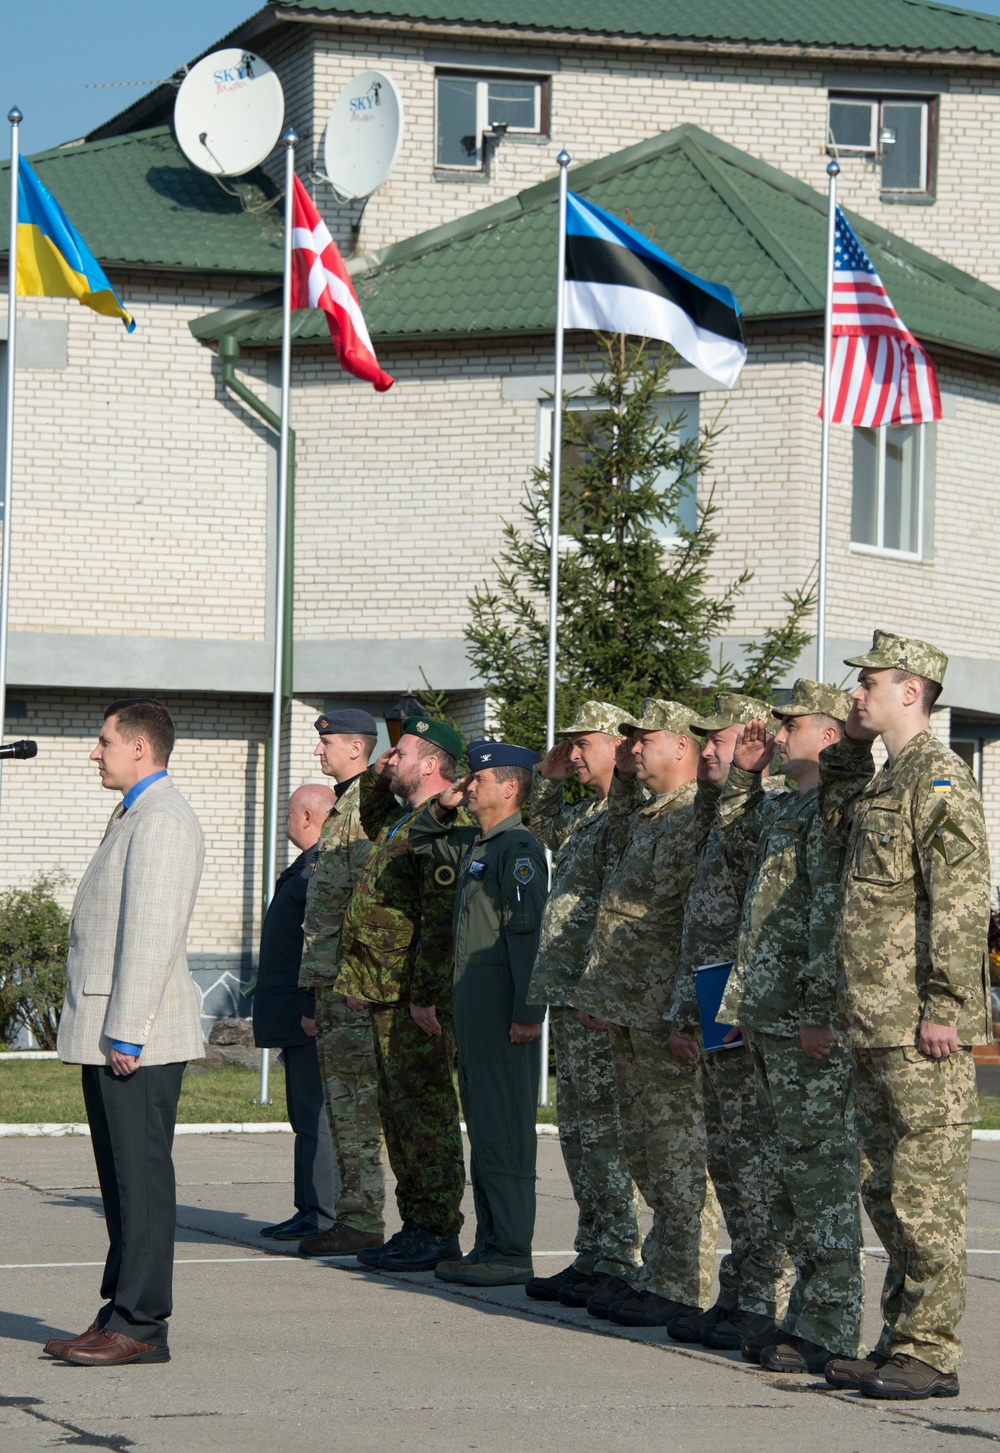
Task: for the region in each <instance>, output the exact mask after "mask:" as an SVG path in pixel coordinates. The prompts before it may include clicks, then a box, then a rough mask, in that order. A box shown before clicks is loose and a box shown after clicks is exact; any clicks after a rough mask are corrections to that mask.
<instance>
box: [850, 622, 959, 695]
mask: <svg viewBox="0 0 1000 1453" xmlns="http://www.w3.org/2000/svg"><path fill="white" fill-rule="evenodd" d="M844 665H845V666H861V667H864V666H870V667H871V668H872V669H873V670H875V671H885V670H895V671H912V672H913V674H914V676H925V677H926V678H927V680H928V681H936V682H937V684H938V686H942V685H943V684H944V673H945V671H947V669H948V657H947V656H946V655H945V653H944V652H943V651H941V650H939V649H938V647H937V646H931V645H928V643H927V642H926V641H915V640H913V639H912V637H907V636H894V635H893V634H892V632H891V631H875V633H874V634H873V636H872V648H871V650H870V651H869V652H868V653H867V655H865V656H853V657H851V658H849V659H846V660H845V661H844Z"/></svg>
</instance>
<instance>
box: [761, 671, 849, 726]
mask: <svg viewBox="0 0 1000 1453" xmlns="http://www.w3.org/2000/svg"><path fill="white" fill-rule="evenodd" d="M774 714H775V716H776V717H777V718H778V720H779V721H784V720H785V717H786V716H832V717H833V719H834V721H846V720H847V718H848V717H849V716H850V714H851V698H850V697H849V696H848V694H847V692H846V691H838V690H837V688H836V687H835V686H827V685H826V684H825V682H823V681H809V680H807V679H806V677H805V676H800V677H799V679H798V681H796V683H795V685H794V686H793V687H792V694H791V696H790V697H789V698H788V700H787V701H786V702H785V703H784V705H783V706H776V707H775V708H774Z"/></svg>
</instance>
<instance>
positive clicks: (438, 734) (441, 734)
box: [401, 716, 462, 762]
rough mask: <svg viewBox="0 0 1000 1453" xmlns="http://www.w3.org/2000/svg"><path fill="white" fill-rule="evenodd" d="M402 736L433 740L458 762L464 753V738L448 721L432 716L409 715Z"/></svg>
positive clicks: (427, 740)
mask: <svg viewBox="0 0 1000 1453" xmlns="http://www.w3.org/2000/svg"><path fill="white" fill-rule="evenodd" d="M401 735H402V736H404V737H405V736H414V737H419V738H420V740H421V741H422V742H433V743H434V745H435V746H436V747H441V748H443V750H444V751H446V752H447V753H448V755H449V756H451V757H454V758H455V761H456V762H457V761H458V759H459V757H461V755H462V738H461V737H460V736H459V734H458V732H457V731H456V730H455V728H454V727H450V726H449V725H448V723H447V722H444V721H435V719H434V718H433V717H432V716H408V717H407V718H406V720H405V721H404V722H403V730H402V733H401Z"/></svg>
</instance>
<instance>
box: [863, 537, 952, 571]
mask: <svg viewBox="0 0 1000 1453" xmlns="http://www.w3.org/2000/svg"><path fill="white" fill-rule="evenodd" d="M851 554H852V555H875V556H877V557H878V559H880V560H899V561H900V562H901V563H902V564H904V565H933V564H934V556H933V555H913V554H911V553H910V551H909V550H887V549H885V548H884V547H883V546H880V545H861V544H859V543H858V542H857V541H856V540H852V541H851Z"/></svg>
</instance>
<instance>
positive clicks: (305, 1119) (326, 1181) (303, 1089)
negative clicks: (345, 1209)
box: [281, 1039, 340, 1226]
mask: <svg viewBox="0 0 1000 1453" xmlns="http://www.w3.org/2000/svg"><path fill="white" fill-rule="evenodd" d="M281 1059H282V1063H283V1064H284V1066H285V1104H286V1105H287V1106H288V1122H289V1124H290V1125H291V1127H292V1129H293V1130H294V1132H295V1184H294V1190H295V1209H296V1211H298V1212H299V1214H300V1215H302V1216H309V1217H311V1218H312V1219H313V1220H314V1221H316V1222H317V1223H318V1224H319V1225H320V1226H322V1225H324V1223H325V1222H327V1221H331V1222H332V1221H335V1220H336V1219H337V1197H338V1195H339V1194H340V1186H339V1184H338V1182H339V1176H338V1175H337V1160H336V1157H335V1155H334V1153H333V1140H332V1138H331V1136H330V1122H329V1120H328V1119H327V1117H326V1106H325V1104H324V1103H323V1081H322V1079H321V1078H320V1073H319V1056H318V1055H317V1053H316V1041H315V1039H310V1040H309V1042H308V1044H293V1045H289V1046H286V1048H284V1049H283V1050H282V1051H281Z"/></svg>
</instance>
